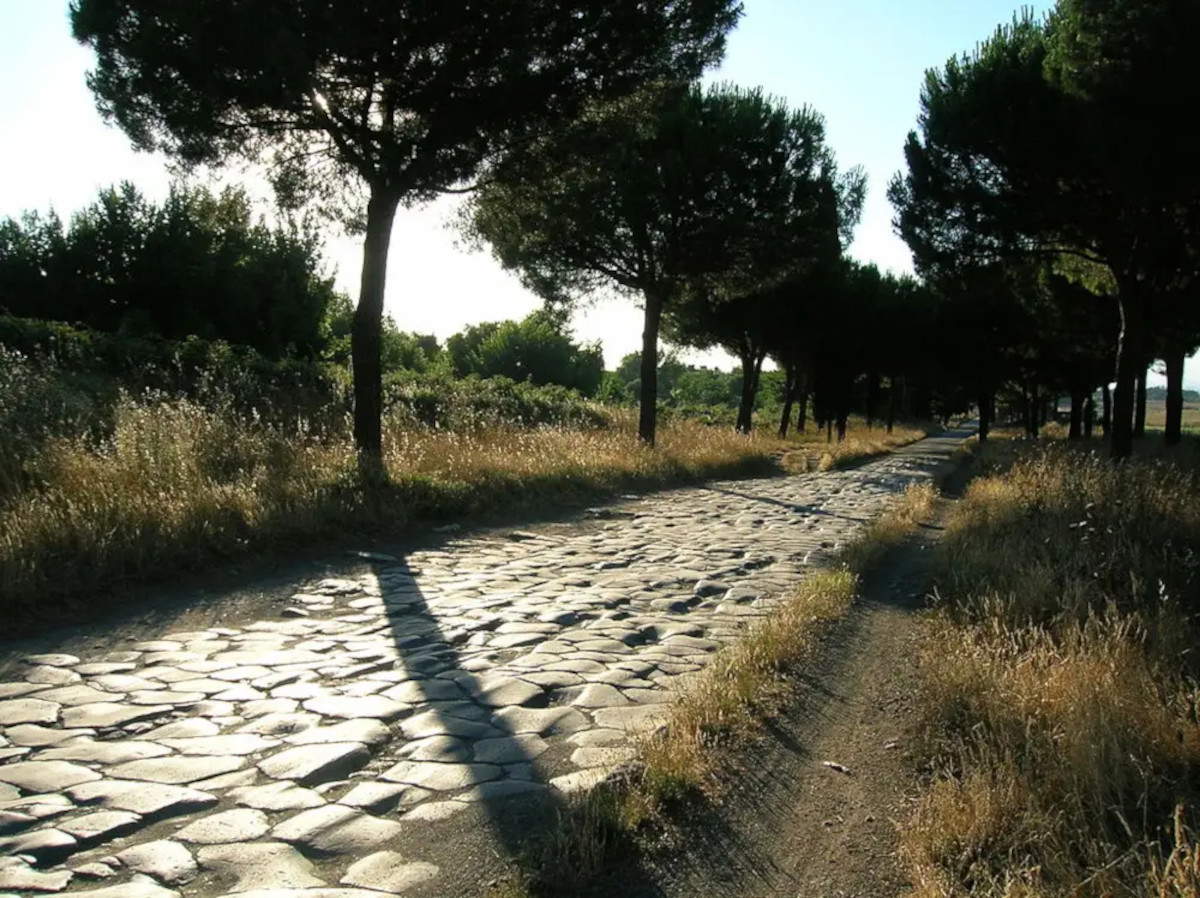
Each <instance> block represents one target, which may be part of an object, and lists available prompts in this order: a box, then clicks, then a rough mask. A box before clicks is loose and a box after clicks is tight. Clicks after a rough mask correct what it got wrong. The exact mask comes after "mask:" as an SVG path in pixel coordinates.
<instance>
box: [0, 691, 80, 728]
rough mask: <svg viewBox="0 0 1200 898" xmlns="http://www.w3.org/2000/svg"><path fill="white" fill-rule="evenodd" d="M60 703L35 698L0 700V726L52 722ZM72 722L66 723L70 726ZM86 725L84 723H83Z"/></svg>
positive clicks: (54, 719) (55, 717) (56, 716)
mask: <svg viewBox="0 0 1200 898" xmlns="http://www.w3.org/2000/svg"><path fill="white" fill-rule="evenodd" d="M61 707H62V705H60V704H58V703H57V702H45V701H42V700H41V699H37V698H14V699H9V700H7V701H0V726H6V727H8V726H13V725H15V724H18V723H54V722H55V721H56V720H58V711H59V709H60V708H61ZM71 725H72V724H68V726H71ZM85 725H86V724H85Z"/></svg>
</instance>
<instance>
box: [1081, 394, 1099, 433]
mask: <svg viewBox="0 0 1200 898" xmlns="http://www.w3.org/2000/svg"><path fill="white" fill-rule="evenodd" d="M1094 392H1095V391H1093V390H1089V391H1088V394H1087V399H1085V400H1084V402H1083V438H1084V439H1085V440H1090V439H1091V438H1092V431H1093V430H1094V429H1095V427H1096V397H1095V395H1094Z"/></svg>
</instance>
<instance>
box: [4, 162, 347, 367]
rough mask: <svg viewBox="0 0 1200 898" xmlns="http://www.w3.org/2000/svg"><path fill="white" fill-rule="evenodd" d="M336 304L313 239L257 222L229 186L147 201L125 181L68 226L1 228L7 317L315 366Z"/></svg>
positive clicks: (308, 233)
mask: <svg viewBox="0 0 1200 898" xmlns="http://www.w3.org/2000/svg"><path fill="white" fill-rule="evenodd" d="M332 298H333V287H332V281H331V279H329V278H327V277H326V276H325V274H324V272H323V271H322V261H321V244H320V240H319V239H318V237H317V235H316V233H315V231H314V230H313V229H312V228H311V227H309V226H308V225H307V224H305V223H303V222H301V223H296V222H294V221H291V222H288V223H285V224H283V225H280V226H277V227H268V226H267V225H266V224H265V223H263V222H262V221H255V219H254V210H253V204H252V203H251V201H250V198H249V197H248V196H247V194H246V193H245V192H244V191H243V190H240V189H236V188H227V189H225V190H223V191H222V192H220V193H213V192H212V191H210V190H208V189H207V188H205V187H189V186H186V185H182V184H176V185H173V186H172V187H171V190H170V192H169V194H168V195H167V197H166V199H165V200H164V201H163V202H162V203H154V202H151V201H149V200H147V199H146V198H145V197H143V196H142V195H141V193H139V192H138V190H137V189H136V188H135V187H134V186H133V185H132V184H128V183H126V184H121V185H119V186H117V187H112V188H108V189H106V190H102V191H101V192H100V195H99V196H98V197H97V199H96V200H95V201H94V202H92V203H90V204H89V205H88V206H86V207H85V208H83V209H82V210H80V211H79V212H78V213H76V214H75V215H74V216H73V217H72V218H71V221H70V224H69V226H67V227H64V226H63V224H62V222H61V221H60V220H59V219H58V217H57V216H55V215H53V214H51V215H49V216H47V217H44V218H43V217H40V216H38V215H36V214H26V215H25V216H24V217H23V218H22V219H21V220H19V221H16V220H12V219H9V220H8V221H6V222H5V223H4V224H2V225H0V308H3V309H5V310H6V311H8V312H9V313H11V314H14V315H21V316H27V317H37V318H48V319H53V320H59V321H71V322H80V323H83V324H86V325H88V326H90V327H93V328H97V329H100V330H106V331H118V330H120V331H124V332H127V333H134V334H147V335H159V336H163V337H167V338H170V339H182V338H184V337H188V336H192V335H195V336H199V337H202V338H205V339H209V340H214V339H220V340H226V341H228V342H231V343H238V344H244V345H249V346H253V347H254V348H256V349H258V350H260V351H261V352H263V353H265V354H267V355H269V356H271V357H274V358H278V357H281V356H283V355H285V354H291V355H299V356H303V357H307V358H313V357H315V356H316V355H317V354H318V353H319V352H320V351H321V349H322V345H323V342H324V335H323V334H322V330H321V323H322V319H323V318H324V316H325V313H326V308H327V306H328V305H329V303H330V302H331V300H332Z"/></svg>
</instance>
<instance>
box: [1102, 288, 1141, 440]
mask: <svg viewBox="0 0 1200 898" xmlns="http://www.w3.org/2000/svg"><path fill="white" fill-rule="evenodd" d="M1120 286H1121V291H1120V292H1121V296H1120V311H1121V333H1120V336H1119V337H1118V338H1117V378H1116V389H1115V390H1114V391H1113V403H1112V440H1111V444H1110V450H1109V451H1110V454H1111V455H1112V457H1113V458H1116V459H1121V458H1128V457H1129V456H1130V454H1132V452H1133V406H1134V392H1135V391H1136V387H1137V377H1138V366H1139V365H1141V364H1142V360H1143V354H1142V341H1143V325H1144V321H1143V317H1142V307H1141V303H1140V299H1141V298H1140V297H1139V296H1138V295H1137V294H1136V292H1135V290H1136V288H1135V287H1134V286H1133V282H1132V279H1131V278H1128V277H1126V278H1123V279H1122V283H1121V285H1120Z"/></svg>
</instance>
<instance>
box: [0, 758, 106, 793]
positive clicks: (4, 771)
mask: <svg viewBox="0 0 1200 898" xmlns="http://www.w3.org/2000/svg"><path fill="white" fill-rule="evenodd" d="M98 779H100V774H98V773H97V772H96V771H94V770H92V769H91V768H88V767H83V766H82V765H79V764H72V763H70V762H68V761H18V762H17V763H15V764H4V765H0V783H8V784H9V785H11V786H16V787H17V788H18V789H20V790H22V791H23V792H33V793H38V794H40V793H43V792H57V791H59V790H61V789H66V788H68V787H70V786H75V785H78V784H79V783H87V782H91V781H92V780H98Z"/></svg>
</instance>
